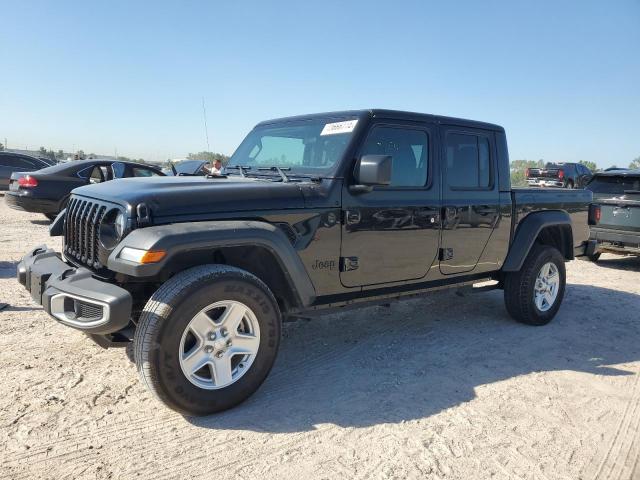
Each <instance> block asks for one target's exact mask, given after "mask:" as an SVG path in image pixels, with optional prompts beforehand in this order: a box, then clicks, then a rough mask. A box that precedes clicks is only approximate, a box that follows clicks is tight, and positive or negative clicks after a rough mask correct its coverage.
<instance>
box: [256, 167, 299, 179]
mask: <svg viewBox="0 0 640 480" xmlns="http://www.w3.org/2000/svg"><path fill="white" fill-rule="evenodd" d="M258 170H269V171H271V172H278V174H279V175H280V177H282V181H283V182H288V181H289V177H287V174H286V173H284V171H285V170H291V167H278V166H273V167H260V168H258Z"/></svg>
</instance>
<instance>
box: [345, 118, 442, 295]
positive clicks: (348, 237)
mask: <svg viewBox="0 0 640 480" xmlns="http://www.w3.org/2000/svg"><path fill="white" fill-rule="evenodd" d="M435 133H436V130H435V127H432V126H427V125H407V124H403V123H378V124H374V125H373V126H372V128H371V130H370V132H369V134H368V136H367V139H366V140H365V142H364V143H363V146H362V147H361V149H360V151H359V152H358V155H357V158H360V157H361V156H362V155H367V154H377V155H391V157H392V162H393V166H392V174H391V184H390V185H388V186H380V187H374V188H373V190H372V191H370V192H365V193H362V192H360V193H357V192H352V191H351V190H350V189H349V184H348V181H347V182H345V183H346V184H345V187H344V190H343V197H342V198H343V202H342V205H343V212H342V213H343V222H342V248H341V258H340V279H341V282H342V284H343V285H344V286H346V287H357V286H365V285H374V284H384V283H390V282H399V281H404V280H411V279H419V278H422V277H425V276H426V274H427V273H428V271H429V268H430V267H431V266H432V265H433V263H434V262H435V260H436V258H437V253H438V240H439V238H438V237H439V229H440V182H439V178H438V172H437V168H434V166H435V165H437V162H435V161H433V157H434V154H435V153H436V149H435Z"/></svg>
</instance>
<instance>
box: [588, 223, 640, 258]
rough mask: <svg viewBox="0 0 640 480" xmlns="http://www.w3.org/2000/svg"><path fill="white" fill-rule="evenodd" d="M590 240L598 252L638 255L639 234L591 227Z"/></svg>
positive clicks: (639, 246) (639, 250)
mask: <svg viewBox="0 0 640 480" xmlns="http://www.w3.org/2000/svg"><path fill="white" fill-rule="evenodd" d="M590 238H591V240H594V241H595V242H596V243H597V247H596V250H597V251H598V252H613V253H623V254H624V253H628V254H634V255H640V232H639V233H633V232H624V231H619V230H608V229H604V228H594V227H591V236H590Z"/></svg>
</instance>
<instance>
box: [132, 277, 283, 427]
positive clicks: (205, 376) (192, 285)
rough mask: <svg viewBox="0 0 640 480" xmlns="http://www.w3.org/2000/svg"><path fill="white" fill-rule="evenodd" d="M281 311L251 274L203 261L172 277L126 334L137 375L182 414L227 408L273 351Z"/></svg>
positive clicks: (262, 374) (256, 378) (252, 383)
mask: <svg viewBox="0 0 640 480" xmlns="http://www.w3.org/2000/svg"><path fill="white" fill-rule="evenodd" d="M280 331H281V315H280V310H279V308H278V304H277V302H276V300H275V298H274V297H273V294H272V293H271V291H270V290H269V288H268V287H267V286H266V285H265V284H264V283H263V282H262V281H260V280H259V279H258V278H257V277H255V276H253V275H251V274H250V273H248V272H246V271H244V270H240V269H238V268H234V267H229V266H226V265H204V266H200V267H195V268H191V269H189V270H185V271H184V272H181V273H179V274H177V275H176V276H175V277H172V278H171V279H170V280H168V281H167V282H166V283H165V284H163V285H162V287H160V289H158V291H157V292H155V293H154V294H153V295H152V297H151V298H150V299H149V301H148V302H147V304H146V306H145V307H144V310H143V313H142V315H141V316H140V321H139V323H138V327H137V329H136V333H135V337H134V356H135V362H136V366H137V369H138V373H139V374H140V376H141V378H142V380H143V381H144V382H145V383H146V385H147V387H148V388H149V389H150V390H151V391H152V392H153V393H154V394H155V396H156V397H157V398H158V399H159V400H160V401H162V402H163V403H164V404H166V405H167V406H168V407H170V408H172V409H173V410H176V411H178V412H180V413H182V414H185V415H207V414H210V413H215V412H220V411H222V410H226V409H228V408H231V407H233V406H235V405H237V404H239V403H240V402H242V401H243V400H245V399H246V398H248V397H249V396H250V395H251V394H252V393H253V392H255V391H256V390H257V388H258V387H259V386H260V385H261V384H262V382H263V381H264V379H265V378H266V376H267V374H268V373H269V371H270V370H271V367H272V366H273V362H274V360H275V358H276V354H277V351H278V345H279V342H280Z"/></svg>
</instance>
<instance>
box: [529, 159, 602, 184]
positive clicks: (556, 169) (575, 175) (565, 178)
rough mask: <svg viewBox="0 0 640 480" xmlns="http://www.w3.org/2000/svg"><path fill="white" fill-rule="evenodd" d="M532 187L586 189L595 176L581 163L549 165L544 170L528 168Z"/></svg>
mask: <svg viewBox="0 0 640 480" xmlns="http://www.w3.org/2000/svg"><path fill="white" fill-rule="evenodd" d="M525 176H526V177H527V183H528V184H529V186H531V187H559V188H584V187H585V185H586V184H587V183H589V180H591V177H592V176H593V174H592V173H591V170H589V169H588V168H587V167H585V166H584V165H582V164H581V163H547V164H546V165H545V167H544V168H527V170H526V172H525Z"/></svg>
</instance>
